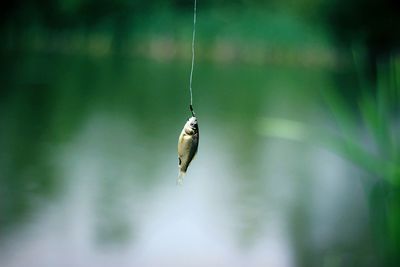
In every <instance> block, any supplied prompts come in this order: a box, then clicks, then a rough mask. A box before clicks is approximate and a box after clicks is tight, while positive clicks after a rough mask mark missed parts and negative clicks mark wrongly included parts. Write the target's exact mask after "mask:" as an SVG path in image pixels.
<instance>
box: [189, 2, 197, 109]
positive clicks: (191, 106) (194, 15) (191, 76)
mask: <svg viewBox="0 0 400 267" xmlns="http://www.w3.org/2000/svg"><path fill="white" fill-rule="evenodd" d="M196 13H197V0H194V8H193V33H192V67H191V69H190V80H189V91H190V106H189V108H190V112H191V113H192V115H193V117H195V113H194V111H193V89H192V81H193V67H194V40H195V37H196Z"/></svg>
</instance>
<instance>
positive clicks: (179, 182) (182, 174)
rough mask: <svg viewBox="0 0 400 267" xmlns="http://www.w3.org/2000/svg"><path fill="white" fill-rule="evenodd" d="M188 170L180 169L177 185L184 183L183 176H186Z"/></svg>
mask: <svg viewBox="0 0 400 267" xmlns="http://www.w3.org/2000/svg"><path fill="white" fill-rule="evenodd" d="M185 174H186V172H183V171H179V175H178V178H177V179H176V185H183V177H185Z"/></svg>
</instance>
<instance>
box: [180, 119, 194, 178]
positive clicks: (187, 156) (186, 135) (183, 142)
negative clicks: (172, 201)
mask: <svg viewBox="0 0 400 267" xmlns="http://www.w3.org/2000/svg"><path fill="white" fill-rule="evenodd" d="M198 146H199V124H198V123H197V118H196V117H194V116H193V117H190V118H189V119H188V121H187V122H186V124H185V126H184V127H183V129H182V132H181V135H180V136H179V140H178V160H179V176H178V179H177V181H176V182H177V184H182V183H183V177H184V176H185V174H186V170H187V168H188V167H189V164H190V162H191V161H192V160H193V158H194V156H195V155H196V153H197V147H198Z"/></svg>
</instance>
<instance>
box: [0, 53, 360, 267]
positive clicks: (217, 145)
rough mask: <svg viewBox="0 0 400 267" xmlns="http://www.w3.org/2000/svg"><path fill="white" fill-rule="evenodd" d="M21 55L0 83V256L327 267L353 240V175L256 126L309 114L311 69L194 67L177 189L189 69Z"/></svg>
mask: <svg viewBox="0 0 400 267" xmlns="http://www.w3.org/2000/svg"><path fill="white" fill-rule="evenodd" d="M35 57H36V58H35ZM31 60H32V61H29V60H28V62H13V63H12V64H11V68H22V71H21V77H20V79H19V80H18V81H14V82H12V81H11V80H10V79H8V78H7V77H3V79H4V80H5V81H7V85H8V86H9V88H10V89H9V90H8V91H7V92H6V93H4V96H3V100H2V104H3V106H2V108H1V110H2V116H1V119H2V128H3V129H4V130H5V131H3V132H2V138H1V143H2V146H3V147H4V149H3V151H2V157H1V166H2V167H1V176H2V180H1V182H2V184H3V185H2V191H1V194H2V199H5V201H4V202H3V203H2V204H1V216H2V217H1V220H2V225H1V229H0V230H1V238H0V259H1V266H4V267H9V266H26V264H27V263H29V265H30V266H160V265H162V266H285V267H286V266H303V265H304V264H307V263H308V264H314V265H316V266H322V265H323V266H337V265H335V262H337V261H338V260H337V259H338V255H339V253H340V249H339V248H340V247H342V246H346V247H350V249H351V248H354V249H355V248H356V247H357V246H358V245H359V243H360V242H362V241H363V238H364V236H365V231H367V229H366V226H365V223H366V222H365V218H366V213H367V211H366V203H364V198H363V189H362V187H361V184H360V183H359V181H358V179H357V178H356V177H357V176H358V175H359V174H358V170H356V169H354V168H353V167H351V166H350V165H349V164H348V163H346V162H344V161H343V160H341V159H340V158H338V157H336V156H334V155H333V154H331V153H330V152H328V151H326V150H323V149H321V148H318V147H313V146H310V145H308V144H304V143H300V142H293V141H287V140H279V139H273V138H266V137H264V136H261V135H258V134H257V131H256V130H255V125H256V124H257V123H256V122H257V121H258V120H259V119H260V118H262V117H277V116H278V117H279V116H280V117H287V118H294V119H299V120H303V121H314V122H316V121H317V120H319V119H321V118H320V117H318V116H319V115H316V113H315V111H316V110H318V101H319V100H320V99H319V94H318V88H321V87H324V86H325V87H327V86H328V87H329V86H330V82H329V79H328V78H327V77H328V74H327V73H325V72H324V71H320V70H313V69H290V68H278V67H276V68H266V67H261V66H259V67H254V66H253V67H246V66H241V67H235V66H230V65H226V66H224V67H221V66H210V65H207V64H199V66H198V71H197V77H202V78H201V79H200V80H196V81H195V83H196V86H195V89H194V90H195V91H194V94H195V95H194V99H195V107H196V111H197V113H198V115H199V124H200V128H201V135H202V136H201V143H200V147H199V153H198V156H197V157H196V159H195V160H194V162H193V163H192V165H191V168H190V170H189V172H188V175H187V176H186V178H185V182H184V186H183V187H177V186H176V185H175V180H176V176H177V172H178V169H177V155H176V153H177V152H176V143H177V138H178V134H179V132H180V129H181V127H182V125H183V123H184V122H185V120H186V116H187V115H188V114H186V113H185V112H186V106H185V105H183V104H182V103H186V102H187V95H186V94H185V93H186V92H185V91H184V89H185V88H186V87H187V86H186V80H185V78H186V75H185V74H186V71H187V69H186V67H187V66H186V65H180V64H167V63H154V62H148V61H145V60H132V61H130V62H124V61H123V60H122V61H121V62H115V61H113V60H112V59H108V58H104V59H83V58H79V57H78V58H71V57H69V58H63V57H47V56H44V55H36V56H32V59H31ZM37 61H45V63H43V64H45V66H46V68H44V69H43V70H42V71H45V72H46V75H45V73H43V72H41V71H39V70H36V72H37V74H38V75H32V76H31V74H32V72H34V69H35V62H37ZM24 69H25V70H26V72H24V71H23V70H24ZM82 73H83V74H82ZM238 74H240V75H238ZM288 75H290V79H288ZM43 77H44V79H43ZM182 91H184V92H182ZM13 101H14V102H13ZM299 107H301V108H299ZM321 116H322V115H321ZM17 211H19V213H16V212H17ZM349 257H350V256H349ZM315 261H316V262H315ZM350 261H351V258H350ZM320 263H321V265H320ZM304 266H305V265H304Z"/></svg>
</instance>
